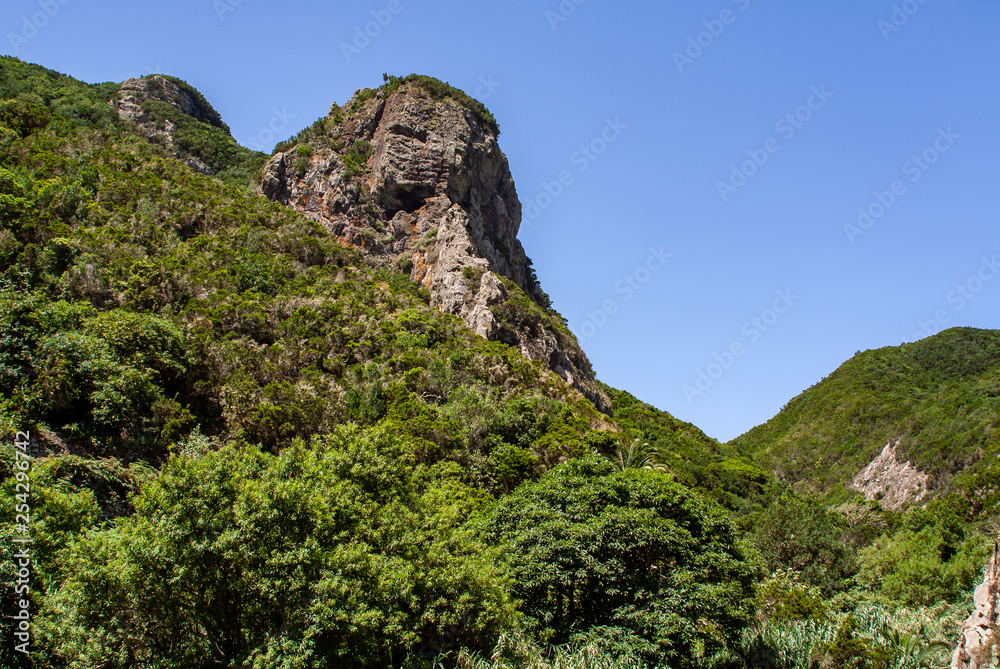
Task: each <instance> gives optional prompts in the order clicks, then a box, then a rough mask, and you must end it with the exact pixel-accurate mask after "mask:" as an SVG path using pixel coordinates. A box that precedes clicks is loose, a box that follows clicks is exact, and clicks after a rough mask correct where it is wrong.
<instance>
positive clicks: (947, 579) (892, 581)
mask: <svg viewBox="0 0 1000 669" xmlns="http://www.w3.org/2000/svg"><path fill="white" fill-rule="evenodd" d="M992 548H993V542H992V541H990V540H989V539H988V538H987V537H985V536H982V535H979V534H976V533H974V532H972V531H967V530H965V529H964V528H963V526H962V523H961V521H960V519H959V518H958V517H957V516H956V515H955V514H954V513H953V512H950V511H949V510H946V509H941V508H940V507H939V508H938V514H934V513H932V512H929V511H926V510H924V509H921V508H919V507H917V508H913V509H910V510H909V511H907V512H906V513H905V514H903V518H902V527H901V528H900V530H899V531H898V532H896V533H895V534H893V535H888V536H885V537H882V538H880V539H878V540H876V541H875V542H874V543H873V544H872V545H871V546H870V547H868V548H866V549H864V550H863V551H862V552H861V553H860V556H859V562H860V571H859V573H858V582H859V584H860V585H862V586H864V587H866V588H868V589H869V590H871V591H874V592H878V593H880V594H881V595H883V596H884V597H886V598H888V599H889V600H890V601H893V602H898V603H900V604H903V605H908V606H927V605H931V604H934V603H936V602H940V601H945V602H951V601H954V600H955V599H956V598H957V597H959V596H960V595H961V594H962V593H964V592H966V591H968V590H970V589H972V588H974V587H975V585H976V584H977V583H978V582H979V580H980V574H981V572H982V568H983V565H984V564H986V561H987V560H988V559H989V556H990V552H991V551H992Z"/></svg>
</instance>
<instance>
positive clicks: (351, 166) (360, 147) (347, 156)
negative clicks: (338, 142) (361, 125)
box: [340, 139, 372, 177]
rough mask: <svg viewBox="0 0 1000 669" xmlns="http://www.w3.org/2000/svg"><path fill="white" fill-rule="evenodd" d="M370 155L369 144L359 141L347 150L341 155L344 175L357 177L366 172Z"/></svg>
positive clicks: (370, 147)
mask: <svg viewBox="0 0 1000 669" xmlns="http://www.w3.org/2000/svg"><path fill="white" fill-rule="evenodd" d="M371 154H372V145H371V142H368V141H365V140H363V139H359V140H358V141H356V142H355V143H354V144H353V145H351V147H350V148H349V149H347V150H346V151H344V153H342V154H341V156H340V158H341V160H343V161H344V167H345V170H344V173H345V174H346V175H347V176H349V177H353V176H357V175H359V174H361V173H362V172H366V171H367V170H368V158H369V156H371Z"/></svg>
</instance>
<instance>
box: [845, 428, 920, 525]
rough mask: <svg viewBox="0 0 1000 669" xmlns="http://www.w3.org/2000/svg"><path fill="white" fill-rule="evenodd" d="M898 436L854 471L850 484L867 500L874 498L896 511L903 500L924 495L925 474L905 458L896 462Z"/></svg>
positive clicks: (916, 501) (913, 500) (914, 501)
mask: <svg viewBox="0 0 1000 669" xmlns="http://www.w3.org/2000/svg"><path fill="white" fill-rule="evenodd" d="M899 444H900V440H899V439H897V440H896V441H895V442H892V441H890V442H889V443H887V444H886V445H885V448H883V449H882V452H881V453H880V454H879V456H878V457H877V458H875V459H874V460H872V461H871V463H870V464H869V465H868V466H867V467H865V468H864V469H862V470H861V471H860V472H858V474H857V476H855V477H854V480H853V481H852V482H851V487H852V488H854V489H855V490H857V491H858V492H860V493H862V494H863V495H864V496H865V499H866V500H868V501H869V502H870V501H872V500H876V501H878V503H879V504H880V505H881V506H882V508H883V509H885V510H887V511H899V510H901V509H902V508H903V507H904V506H906V505H907V504H919V503H920V502H921V501H923V499H924V498H925V497H926V496H927V493H928V489H927V478H928V477H927V474H925V473H924V472H922V471H920V470H919V469H917V468H916V467H914V466H913V465H911V464H910V463H909V462H905V463H903V462H900V461H899V460H898V459H897V457H896V449H898V448H899Z"/></svg>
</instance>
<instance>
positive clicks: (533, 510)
mask: <svg viewBox="0 0 1000 669" xmlns="http://www.w3.org/2000/svg"><path fill="white" fill-rule="evenodd" d="M483 531H484V533H485V537H486V540H487V541H488V542H489V543H494V542H495V543H498V544H500V545H501V546H502V548H503V554H504V555H505V556H506V557H507V561H508V564H509V565H510V569H511V571H512V574H513V587H514V595H515V596H516V597H517V598H518V599H521V600H523V602H524V603H523V605H522V609H523V611H524V612H525V614H526V615H527V616H528V617H529V620H530V622H531V626H532V628H533V629H534V630H535V632H536V633H537V634H539V635H541V636H542V637H543V638H544V639H545V641H546V642H555V643H561V642H565V641H569V640H571V639H574V638H576V639H580V638H582V637H581V635H582V636H586V635H588V634H590V633H598V634H599V636H600V637H601V638H602V639H603V641H604V642H605V643H607V644H609V645H610V646H611V647H612V648H618V649H620V650H623V649H631V650H632V651H635V652H638V653H641V654H642V655H643V656H645V657H646V659H648V660H654V661H655V660H657V659H659V660H660V661H665V662H667V663H668V664H669V666H672V667H678V668H680V667H689V666H715V665H716V663H717V661H719V660H720V659H721V658H723V657H724V656H726V655H727V653H728V652H729V651H730V650H731V648H732V647H733V646H734V645H735V644H736V643H737V641H738V638H739V635H740V633H741V631H742V630H743V628H744V627H746V626H747V624H748V623H749V617H750V612H751V598H752V586H751V582H752V579H753V576H754V569H753V567H752V564H751V562H750V561H749V560H748V558H747V556H746V554H745V553H744V551H743V549H742V548H741V547H740V545H739V542H738V539H737V535H736V532H735V529H734V528H733V526H732V525H731V524H730V522H729V521H728V519H727V518H726V517H725V514H724V513H723V512H722V510H721V509H719V508H718V507H716V506H714V505H713V504H711V503H707V502H705V501H704V500H702V499H700V498H699V497H697V496H696V495H694V494H692V493H691V492H689V491H688V490H686V489H684V488H683V487H681V486H679V485H677V484H676V483H673V482H672V481H671V480H670V479H669V478H668V477H666V476H664V475H663V474H659V473H656V472H652V471H648V470H639V469H628V470H626V471H624V472H622V471H618V470H616V469H615V468H614V467H613V466H612V465H611V464H610V463H607V462H605V461H602V460H599V459H593V458H592V459H588V460H577V461H570V462H567V463H565V464H563V465H561V466H559V467H557V468H555V469H553V470H552V471H550V472H549V473H547V474H545V475H544V476H542V478H541V479H539V480H538V481H537V482H535V483H529V484H525V485H523V486H521V487H520V488H518V489H517V490H516V491H515V492H514V493H512V494H511V495H509V496H507V497H504V498H503V499H501V500H499V501H498V502H497V504H496V506H495V507H494V508H493V509H492V510H491V512H490V514H489V516H488V517H487V519H486V520H485V523H484V530H483Z"/></svg>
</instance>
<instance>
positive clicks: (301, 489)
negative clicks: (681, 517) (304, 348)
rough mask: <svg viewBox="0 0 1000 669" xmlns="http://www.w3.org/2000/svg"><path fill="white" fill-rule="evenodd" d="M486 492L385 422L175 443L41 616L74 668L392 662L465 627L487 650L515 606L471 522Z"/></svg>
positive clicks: (93, 537)
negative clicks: (292, 435) (276, 445)
mask: <svg viewBox="0 0 1000 669" xmlns="http://www.w3.org/2000/svg"><path fill="white" fill-rule="evenodd" d="M482 504H483V499H482V496H481V495H480V494H478V493H475V492H473V491H472V490H471V489H470V488H468V487H466V486H465V485H464V484H463V483H462V481H461V477H460V470H458V468H457V467H456V466H455V465H439V466H437V467H435V468H425V467H415V466H414V463H413V461H412V458H411V457H408V456H407V454H406V451H405V449H404V447H403V445H402V444H401V443H400V442H399V441H398V440H397V439H395V438H393V437H390V436H388V435H387V434H386V432H385V431H384V430H382V431H372V432H362V431H358V430H354V429H344V430H341V431H340V432H338V433H337V434H335V435H333V436H331V437H329V438H326V439H319V438H317V439H315V440H314V441H313V442H312V443H311V444H310V445H307V444H305V443H303V442H297V443H295V444H294V445H292V446H291V447H289V448H287V449H285V450H284V451H283V452H282V453H281V454H280V455H278V456H273V455H269V454H266V453H263V452H261V451H260V449H258V448H255V447H254V448H251V447H245V448H236V447H233V446H229V447H226V448H224V449H222V450H221V451H218V452H214V453H209V454H206V455H204V456H202V457H195V458H184V457H176V456H175V457H174V458H172V459H171V460H170V462H169V463H168V464H167V465H166V466H165V467H164V469H163V471H162V473H161V474H160V475H159V477H158V478H157V479H156V480H155V481H154V482H152V483H151V484H149V485H147V486H146V487H145V488H144V489H143V491H142V493H141V494H140V495H139V497H138V499H137V500H136V504H135V506H136V513H135V515H134V516H132V517H130V518H127V519H123V520H121V521H119V522H118V523H117V525H116V526H115V527H114V529H112V530H110V531H105V532H96V531H95V532H91V533H89V534H87V535H86V537H85V538H84V539H82V540H81V541H79V542H77V544H76V545H75V546H74V548H73V549H72V550H71V551H69V552H68V554H67V555H66V557H65V561H66V565H67V566H66V572H67V573H68V578H67V579H66V581H65V582H64V584H63V585H62V587H61V589H60V590H59V591H58V592H57V593H56V594H55V595H54V596H53V598H52V601H51V602H50V606H49V614H48V618H47V624H43V625H42V626H41V627H42V629H43V630H44V634H45V635H47V642H48V643H49V644H50V645H51V646H52V647H53V650H54V654H55V656H56V657H59V658H62V659H64V660H69V661H71V662H73V663H74V666H102V667H122V668H124V667H150V668H151V667H157V668H162V669H172V668H175V667H176V668H178V669H179V668H180V667H185V668H200V667H209V666H220V665H221V666H246V667H281V668H282V669H293V668H303V669H305V668H307V667H309V668H311V667H328V666H331V667H332V666H339V665H342V664H343V663H345V662H348V663H349V665H350V666H357V667H379V669H382V668H384V667H386V666H397V667H398V666H400V664H401V663H402V662H403V660H404V659H405V658H406V656H407V655H408V654H415V653H417V652H418V651H419V649H420V648H421V646H422V645H423V644H426V643H428V642H430V641H432V640H434V639H438V638H440V637H441V636H442V635H443V634H445V633H454V631H455V630H460V637H461V638H460V642H461V643H462V644H463V645H466V646H468V647H470V648H477V649H478V648H483V647H487V646H489V645H490V644H492V643H493V641H495V638H496V636H497V634H498V633H499V631H500V630H501V629H502V628H506V627H507V626H509V625H511V624H512V621H513V605H512V603H511V601H510V598H509V596H508V594H507V592H506V589H505V581H504V578H503V574H502V572H501V571H500V570H498V568H497V567H495V566H494V560H493V556H492V553H491V552H490V550H489V549H487V548H485V547H484V546H482V545H481V544H479V543H478V542H477V541H476V540H475V536H474V534H473V533H472V532H471V531H470V530H469V529H466V528H465V527H464V525H463V523H464V519H465V518H466V517H468V515H469V514H470V513H472V512H473V511H475V510H476V509H478V508H479V507H481V506H482Z"/></svg>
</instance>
